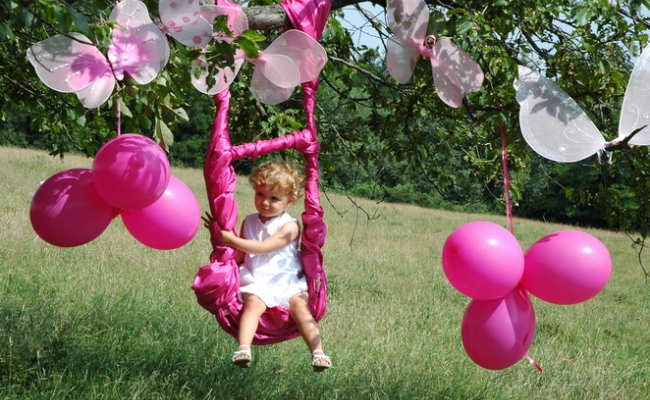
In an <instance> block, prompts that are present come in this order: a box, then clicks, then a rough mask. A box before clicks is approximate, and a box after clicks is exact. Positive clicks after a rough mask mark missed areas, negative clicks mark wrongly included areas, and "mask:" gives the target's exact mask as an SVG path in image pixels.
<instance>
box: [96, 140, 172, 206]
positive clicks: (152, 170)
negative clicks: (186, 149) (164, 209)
mask: <svg viewBox="0 0 650 400" xmlns="http://www.w3.org/2000/svg"><path fill="white" fill-rule="evenodd" d="M92 169H93V177H94V181H95V187H96V188H97V191H98V192H99V194H100V195H101V196H102V197H103V198H104V199H105V200H106V201H107V202H108V203H110V204H112V205H113V206H115V207H117V208H119V209H122V210H133V209H139V208H143V207H147V206H149V205H151V204H153V203H154V202H155V201H156V200H158V198H160V196H162V194H163V192H164V191H165V188H166V187H167V184H168V183H169V176H170V166H169V160H168V159H167V155H166V154H165V151H164V150H163V149H162V148H161V147H160V146H159V145H158V144H157V143H156V142H154V141H153V140H152V139H149V138H148V137H146V136H142V135H138V134H134V133H129V134H125V135H120V136H117V137H115V138H113V139H111V140H109V141H108V142H106V144H104V145H103V146H102V147H101V148H100V149H99V151H98V152H97V155H96V156H95V160H94V161H93V168H92Z"/></svg>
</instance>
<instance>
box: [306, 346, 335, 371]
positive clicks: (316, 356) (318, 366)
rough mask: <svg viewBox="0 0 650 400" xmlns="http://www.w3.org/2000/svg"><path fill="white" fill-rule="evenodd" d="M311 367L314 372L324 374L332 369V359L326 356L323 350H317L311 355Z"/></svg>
mask: <svg viewBox="0 0 650 400" xmlns="http://www.w3.org/2000/svg"><path fill="white" fill-rule="evenodd" d="M322 361H324V362H322ZM319 362H320V363H319ZM311 366H312V368H313V369H314V372H323V371H325V370H327V369H330V368H331V367H332V359H331V358H330V357H328V356H326V355H325V353H324V352H323V350H316V351H314V352H313V353H311Z"/></svg>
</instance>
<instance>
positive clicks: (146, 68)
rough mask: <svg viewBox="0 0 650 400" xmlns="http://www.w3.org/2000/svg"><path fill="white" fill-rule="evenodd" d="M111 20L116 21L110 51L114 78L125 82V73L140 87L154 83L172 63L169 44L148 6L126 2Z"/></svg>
mask: <svg viewBox="0 0 650 400" xmlns="http://www.w3.org/2000/svg"><path fill="white" fill-rule="evenodd" d="M110 18H111V19H113V20H115V21H117V25H116V26H115V27H114V28H113V31H112V33H113V37H112V39H111V45H110V47H109V49H108V59H109V61H110V62H111V65H112V67H113V72H114V73H115V77H116V78H117V79H118V80H122V79H123V78H124V73H125V72H126V73H128V74H129V75H130V76H131V77H132V78H133V79H134V80H135V81H136V82H137V83H139V84H141V85H144V84H147V83H149V82H151V81H152V80H154V78H155V77H156V76H157V75H158V74H159V73H160V71H162V69H163V68H164V67H165V65H166V64H167V61H168V60H169V43H168V42H167V38H166V37H165V35H164V34H163V33H162V31H161V30H160V28H158V26H157V25H156V24H154V23H153V22H152V21H151V18H150V17H149V12H148V11H147V7H146V6H145V4H144V3H142V2H141V1H138V0H124V1H122V2H121V3H118V4H117V6H115V8H114V9H113V11H112V12H111V15H110Z"/></svg>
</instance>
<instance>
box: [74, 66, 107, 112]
mask: <svg viewBox="0 0 650 400" xmlns="http://www.w3.org/2000/svg"><path fill="white" fill-rule="evenodd" d="M114 88H115V77H114V76H113V74H112V73H110V74H107V75H104V76H102V77H100V78H99V79H96V80H95V81H94V82H93V83H91V84H90V86H87V87H86V88H84V89H82V90H80V91H78V92H77V97H78V98H79V101H81V104H83V105H84V107H86V108H91V109H92V108H97V107H99V106H101V105H102V104H104V103H105V102H106V100H108V98H109V97H111V94H112V93H113V89H114Z"/></svg>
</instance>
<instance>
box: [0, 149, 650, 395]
mask: <svg viewBox="0 0 650 400" xmlns="http://www.w3.org/2000/svg"><path fill="white" fill-rule="evenodd" d="M90 166H91V160H89V159H85V158H82V157H77V156H73V155H68V156H66V157H65V159H64V160H63V161H61V160H59V159H53V158H51V157H49V156H47V154H45V153H41V152H36V151H29V150H23V149H11V148H0V188H1V189H2V193H3V196H2V199H3V201H2V203H0V223H1V224H2V226H3V229H2V240H0V293H2V299H1V300H0V393H1V394H2V397H3V398H6V399H18V398H70V399H77V398H79V399H85V398H93V399H125V398H131V399H136V398H138V399H141V398H146V399H169V398H174V399H219V398H228V399H230V398H232V399H235V398H237V399H238V398H242V399H244V398H248V399H250V398H258V399H261V398H268V399H315V398H324V399H333V398H345V399H348V398H350V399H399V398H403V399H431V398H438V399H469V398H484V399H526V400H533V399H550V398H552V399H612V398H630V399H632V398H634V399H640V398H647V397H648V396H649V395H650V389H649V388H648V387H647V386H646V385H647V383H646V382H648V380H649V378H650V368H649V367H648V363H647V360H648V359H649V358H650V350H648V346H647V344H646V343H647V334H646V331H647V321H648V320H649V319H650V308H649V307H648V297H649V292H648V286H647V284H646V282H645V279H644V275H643V272H642V270H641V268H640V266H639V263H638V260H637V257H636V253H635V252H634V250H633V249H632V248H631V240H630V239H629V238H628V237H627V236H625V235H624V234H620V233H612V232H606V231H596V230H587V231H588V232H589V233H591V234H593V235H594V236H596V237H598V238H599V239H600V240H601V241H603V243H605V245H606V246H607V247H608V249H609V251H610V253H611V256H612V259H613V264H614V272H613V275H612V278H611V280H610V283H609V284H608V286H607V287H606V288H605V289H604V290H603V291H602V292H601V293H600V294H599V295H598V296H596V297H595V298H594V299H592V300H589V301H587V302H584V303H581V304H576V305H571V306H558V305H553V304H548V303H545V302H543V301H540V300H538V299H536V298H533V299H532V300H533V304H534V307H535V311H536V317H537V332H536V336H535V340H534V341H533V345H532V347H531V349H530V351H529V353H530V355H531V357H533V358H534V359H535V361H536V362H538V363H539V364H540V365H541V366H542V367H543V368H544V372H543V373H542V374H540V373H538V372H537V371H536V370H535V369H534V368H533V367H532V366H531V365H530V364H529V363H528V362H527V361H526V360H525V359H523V360H522V361H520V362H519V363H517V364H516V365H514V366H512V367H510V368H508V369H506V370H501V371H489V370H486V369H483V368H481V367H479V366H477V365H475V364H474V363H473V362H472V361H471V360H470V359H469V357H467V355H466V354H465V352H464V349H463V346H462V342H461V339H460V324H461V321H462V317H463V313H464V310H465V307H466V306H467V304H468V303H469V299H468V298H466V297H465V296H463V295H461V294H460V293H458V292H457V291H456V290H455V289H454V288H453V287H451V285H450V284H449V283H448V282H447V280H446V278H445V276H444V273H443V271H442V267H441V264H440V259H441V249H442V246H443V244H444V242H445V240H446V238H447V236H448V235H449V234H450V233H451V232H452V231H453V230H454V229H455V228H457V227H458V226H460V225H462V224H464V223H466V222H470V221H476V220H486V221H492V222H495V223H497V224H500V225H502V226H504V227H505V226H506V223H507V221H506V219H505V217H501V216H484V215H470V214H461V213H452V212H443V211H437V210H425V209H421V208H418V207H413V206H405V205H395V204H376V203H373V202H371V201H365V200H357V202H358V204H359V205H360V206H361V207H362V210H360V209H358V208H355V207H353V206H352V205H351V203H350V201H349V200H348V199H346V198H345V197H342V196H338V195H333V194H330V193H328V200H325V197H322V201H323V203H324V207H325V212H326V214H325V218H326V223H327V225H328V231H329V234H328V237H327V241H326V245H325V247H324V249H323V252H324V255H325V269H326V271H327V276H328V280H329V284H330V291H329V302H328V312H327V314H326V316H325V318H324V319H323V321H322V322H321V330H322V334H323V339H324V343H325V349H326V351H327V352H328V354H330V355H331V356H332V357H333V361H334V365H335V367H334V368H333V369H332V370H330V371H328V372H326V373H323V374H318V375H316V374H313V373H312V372H311V369H310V367H309V353H308V350H307V348H306V346H305V344H304V343H303V342H302V341H301V340H292V341H288V342H284V343H279V344H276V345H271V346H264V347H255V348H254V349H253V355H254V362H253V366H252V368H250V369H249V370H239V369H237V368H235V367H233V366H232V365H231V363H230V356H231V354H232V351H233V350H234V349H235V346H236V342H235V341H234V339H233V338H231V337H230V336H228V335H227V334H225V333H224V332H223V331H221V329H220V328H219V326H218V324H217V323H216V322H215V320H214V318H213V317H212V316H211V315H210V314H208V313H207V312H206V311H205V310H203V309H202V308H201V307H200V306H198V305H197V304H196V300H195V297H194V294H193V292H192V290H191V288H190V287H191V284H192V280H193V277H194V274H195V273H196V271H197V270H198V268H199V267H200V266H201V265H204V264H206V263H207V262H208V256H209V253H210V250H211V248H210V241H209V235H208V232H207V230H206V229H203V228H202V229H200V231H199V233H198V234H197V236H196V237H195V238H194V239H193V240H192V241H191V242H190V243H188V244H187V245H186V246H184V247H182V248H180V249H176V250H172V251H157V250H154V249H150V248H148V247H146V246H144V245H142V244H140V243H139V242H137V241H136V240H135V239H133V238H132V237H131V236H130V234H129V233H128V232H127V231H126V229H125V228H124V226H123V224H122V222H121V221H120V219H119V218H117V219H115V220H114V221H113V222H112V223H111V225H110V226H109V228H108V229H107V230H106V231H105V232H104V233H103V234H102V235H101V236H100V237H99V238H97V239H95V240H94V241H92V242H90V243H88V244H86V245H83V246H79V247H75V248H58V247H55V246H51V245H49V244H47V243H45V242H43V241H42V240H40V239H39V238H38V237H37V236H36V234H35V233H34V231H33V229H32V228H31V224H30V222H29V205H30V201H31V196H32V195H33V193H34V191H35V190H36V189H37V188H38V185H39V182H41V181H43V180H45V179H47V178H48V177H49V176H51V175H53V174H54V173H56V172H59V171H61V170H64V169H69V168H75V167H82V168H90ZM172 174H173V175H174V176H176V177H178V178H180V179H181V180H183V181H184V182H185V183H186V184H187V185H188V186H189V187H190V188H191V189H192V190H193V191H194V193H195V194H196V195H197V197H198V198H199V201H200V203H201V206H202V209H203V210H207V203H206V202H207V199H206V195H205V189H204V183H203V176H202V173H201V171H199V170H191V169H172ZM237 197H238V201H239V206H240V217H243V216H244V215H246V214H248V213H250V212H252V211H253V207H252V200H251V197H252V192H251V189H250V188H249V186H248V184H247V182H246V180H245V179H240V183H239V186H238V191H237ZM301 211H302V210H301V207H300V206H299V205H294V206H292V209H290V213H291V214H293V215H294V216H296V217H298V216H299V214H300V212H301ZM368 215H370V216H374V217H375V218H372V219H369V218H368ZM240 220H241V219H240ZM80 223H82V222H81V221H80ZM560 229H568V227H566V226H561V225H553V224H543V223H539V222H532V221H526V220H518V219H516V220H515V236H516V237H517V239H518V240H519V242H520V243H521V245H522V248H523V249H524V250H526V249H527V248H528V247H530V245H532V244H533V243H534V242H535V241H536V240H538V239H540V238H541V237H543V236H545V235H547V234H549V233H551V232H554V231H557V230H560Z"/></svg>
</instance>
